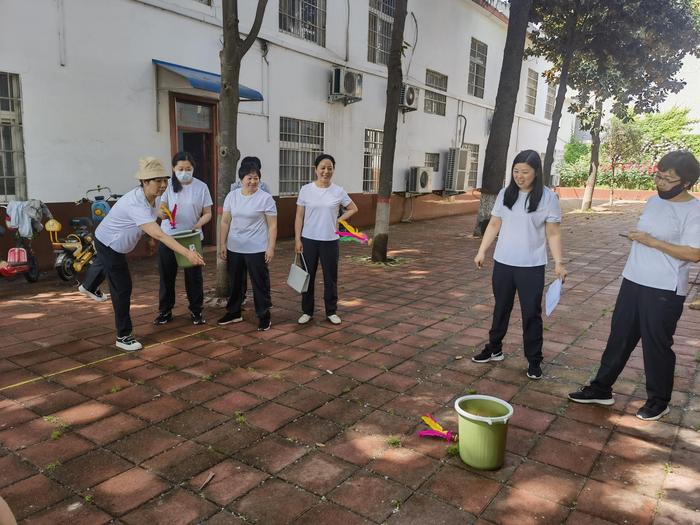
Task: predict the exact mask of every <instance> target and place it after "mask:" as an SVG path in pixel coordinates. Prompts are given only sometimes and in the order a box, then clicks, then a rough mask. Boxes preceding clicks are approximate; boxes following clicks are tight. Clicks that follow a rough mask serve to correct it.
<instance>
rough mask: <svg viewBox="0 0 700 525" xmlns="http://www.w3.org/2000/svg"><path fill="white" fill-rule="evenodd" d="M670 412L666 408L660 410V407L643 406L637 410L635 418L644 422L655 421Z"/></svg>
mask: <svg viewBox="0 0 700 525" xmlns="http://www.w3.org/2000/svg"><path fill="white" fill-rule="evenodd" d="M669 412H670V410H669V408H668V406H665V407H663V408H661V407H660V406H654V405H648V404H645V405H644V406H643V407H642V408H640V409H639V410H637V417H638V418H639V419H642V420H644V421H656V420H657V419H661V418H662V417H664V416H665V415H666V414H668V413H669Z"/></svg>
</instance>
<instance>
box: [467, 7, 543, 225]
mask: <svg viewBox="0 0 700 525" xmlns="http://www.w3.org/2000/svg"><path fill="white" fill-rule="evenodd" d="M531 7H532V0H521V1H518V2H512V3H511V6H510V16H509V19H508V33H507V34H506V44H505V48H504V50H503V62H502V64H501V75H500V79H499V81H498V92H497V93H496V107H495V110H494V112H493V119H492V121H491V131H490V134H489V140H488V143H487V145H486V153H485V154H484V171H483V174H482V179H481V201H480V202H479V216H478V217H477V222H476V226H475V227H474V235H476V236H479V237H480V236H481V235H483V233H484V230H485V229H486V226H487V225H488V221H489V217H490V215H491V209H492V208H493V203H494V202H495V196H496V195H498V192H499V191H500V190H501V188H502V187H503V181H504V179H505V174H506V164H507V162H508V149H509V146H510V133H511V129H512V127H513V117H514V115H515V102H516V100H517V98H518V90H519V89H520V72H521V71H522V65H523V53H524V51H525V35H526V33H527V24H528V21H529V19H530V8H531ZM458 146H459V147H461V146H462V144H459V145H458ZM482 210H483V213H482Z"/></svg>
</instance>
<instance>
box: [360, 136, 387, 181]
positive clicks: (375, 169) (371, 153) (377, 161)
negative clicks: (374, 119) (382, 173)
mask: <svg viewBox="0 0 700 525" xmlns="http://www.w3.org/2000/svg"><path fill="white" fill-rule="evenodd" d="M383 143H384V132H383V131H382V130H381V129H366V130H365V160H364V168H363V169H362V191H364V192H365V193H377V191H378V190H379V169H380V167H381V164H382V144H383Z"/></svg>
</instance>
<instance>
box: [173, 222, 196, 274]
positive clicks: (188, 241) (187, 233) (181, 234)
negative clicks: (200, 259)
mask: <svg viewBox="0 0 700 525" xmlns="http://www.w3.org/2000/svg"><path fill="white" fill-rule="evenodd" d="M172 237H173V239H175V240H176V241H177V242H179V243H180V244H182V245H183V246H184V247H185V248H187V249H188V250H190V251H192V252H197V253H199V255H202V240H201V238H200V237H199V230H182V231H176V232H175V233H173V235H172ZM175 260H176V261H177V265H178V266H179V267H180V268H191V267H192V266H193V265H192V263H191V262H190V261H188V260H187V258H186V257H184V256H183V255H180V254H179V253H177V252H175Z"/></svg>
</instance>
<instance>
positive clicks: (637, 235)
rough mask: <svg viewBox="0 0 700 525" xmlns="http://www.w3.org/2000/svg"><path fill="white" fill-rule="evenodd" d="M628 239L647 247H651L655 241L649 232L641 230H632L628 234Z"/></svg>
mask: <svg viewBox="0 0 700 525" xmlns="http://www.w3.org/2000/svg"><path fill="white" fill-rule="evenodd" d="M627 238H628V239H629V240H630V241H637V242H641V243H642V244H646V245H647V246H651V243H652V241H653V240H654V237H652V236H651V235H649V234H648V233H647V232H643V231H639V230H632V231H631V232H629V233H628V234H627Z"/></svg>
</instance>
